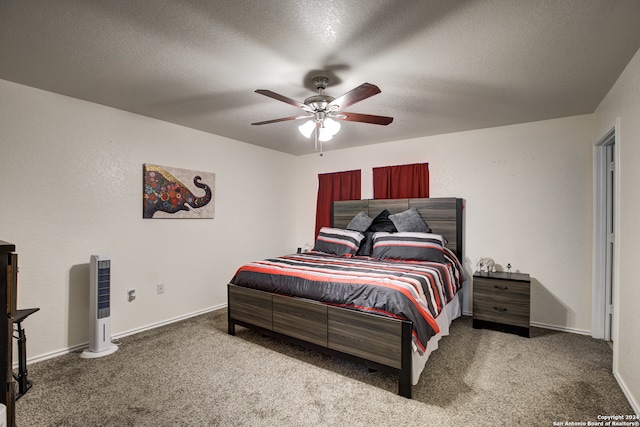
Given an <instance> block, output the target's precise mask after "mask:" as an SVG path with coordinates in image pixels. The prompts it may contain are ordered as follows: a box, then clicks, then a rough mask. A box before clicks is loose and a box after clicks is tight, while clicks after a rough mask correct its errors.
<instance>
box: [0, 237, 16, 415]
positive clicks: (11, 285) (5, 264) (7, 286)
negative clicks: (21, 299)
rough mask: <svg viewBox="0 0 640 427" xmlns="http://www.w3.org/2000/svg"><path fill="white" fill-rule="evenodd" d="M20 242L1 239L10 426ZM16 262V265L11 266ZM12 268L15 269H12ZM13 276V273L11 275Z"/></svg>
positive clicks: (1, 396) (0, 366)
mask: <svg viewBox="0 0 640 427" xmlns="http://www.w3.org/2000/svg"><path fill="white" fill-rule="evenodd" d="M15 250H16V246H15V245H14V244H13V243H9V242H5V241H4V240H0V309H1V311H0V313H1V314H2V316H1V317H0V343H2V345H1V346H0V347H1V348H2V350H1V351H0V384H2V390H1V391H0V403H2V404H4V405H5V406H6V421H7V424H6V425H7V426H9V427H13V426H15V404H16V396H15V385H14V381H13V322H12V318H13V316H14V315H15V313H14V311H15V287H16V283H15V280H16V277H17V270H16V267H17V255H16V254H15V253H14V252H15ZM12 263H13V264H14V265H13V268H12V267H11V265H12ZM10 271H11V273H9V272H10ZM10 276H11V277H10Z"/></svg>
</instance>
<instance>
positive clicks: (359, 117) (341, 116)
mask: <svg viewBox="0 0 640 427" xmlns="http://www.w3.org/2000/svg"><path fill="white" fill-rule="evenodd" d="M335 118H336V119H338V120H346V121H349V122H361V123H371V124H374V125H383V126H386V125H388V124H389V123H391V122H392V121H393V117H386V116H374V115H371V114H360V113H347V112H346V111H340V112H339V113H338V114H337V115H336V116H335Z"/></svg>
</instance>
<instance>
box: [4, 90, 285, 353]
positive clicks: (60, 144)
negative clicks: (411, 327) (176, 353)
mask: <svg viewBox="0 0 640 427" xmlns="http://www.w3.org/2000/svg"><path fill="white" fill-rule="evenodd" d="M294 161H295V157H293V156H290V155H286V154H283V153H278V152H275V151H272V150H267V149H263V148H259V147H256V146H252V145H249V144H245V143H241V142H238V141H233V140H229V139H225V138H222V137H218V136H215V135H210V134H206V133H203V132H199V131H195V130H192V129H188V128H184V127H180V126H176V125H172V124H169V123H166V122H162V121H158V120H154V119H150V118H147V117H142V116H139V115H135V114H131V113H127V112H124V111H120V110H115V109H112V108H108V107H104V106H100V105H97V104H92V103H88V102H84V101H80V100H77V99H73V98H68V97H64V96H60V95H56V94H52V93H49V92H45V91H41V90H37V89H33V88H29V87H26V86H21V85H17V84H14V83H11V82H7V81H2V80H0V200H1V201H2V202H1V205H0V240H6V241H9V242H12V243H14V244H16V246H17V252H18V254H19V266H20V274H19V280H18V283H19V289H18V306H19V307H20V308H27V307H40V308H41V311H40V312H38V313H36V314H34V315H33V316H31V317H30V318H28V319H27V320H25V322H24V326H25V328H26V330H27V335H28V337H29V349H28V351H29V359H36V358H38V357H40V356H46V355H49V354H52V353H56V352H59V351H63V350H64V349H68V348H72V347H74V346H78V345H81V344H83V343H86V342H87V341H88V336H89V335H88V325H87V319H88V303H89V301H88V274H89V268H88V262H89V257H90V255H91V254H109V255H111V257H112V263H113V267H112V332H113V334H114V335H118V334H122V333H126V332H127V331H132V330H136V329H139V328H144V327H146V326H149V325H153V324H156V323H159V322H164V321H167V320H170V319H172V318H176V317H181V316H185V315H189V314H191V313H196V312H199V311H202V310H207V309H209V308H211V307H216V306H221V305H223V304H226V286H225V285H226V283H227V282H228V280H229V279H230V278H231V277H232V275H233V273H234V272H235V269H236V268H237V267H238V266H239V265H240V264H242V263H243V262H246V261H249V260H252V259H256V258H264V257H267V256H272V255H277V254H281V253H284V252H290V251H293V250H295V249H294V248H295V241H294V239H293V237H292V236H291V233H287V232H286V231H287V230H290V229H291V224H292V223H294V221H295V217H294V216H293V213H292V212H291V209H290V208H288V207H290V206H292V205H293V203H294V201H293V194H292V193H293V191H291V190H290V189H289V188H290V187H291V185H292V184H291V183H292V182H293V179H292V175H291V171H292V170H293V162H294ZM143 163H151V164H158V165H164V166H173V167H179V168H185V169H193V170H201V171H208V172H214V173H215V174H216V188H215V219H200V220H196V219H189V220H185V219H183V220H176V219H165V220H157V219H142V165H143ZM274 188H277V189H278V191H273V189H274ZM283 207H284V208H283ZM159 283H163V284H164V285H165V294H163V295H157V294H156V285H157V284H159ZM128 288H136V290H137V295H138V297H137V299H136V300H135V301H134V302H131V303H130V302H127V298H126V296H127V295H126V290H127V289H128Z"/></svg>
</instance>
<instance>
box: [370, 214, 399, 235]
mask: <svg viewBox="0 0 640 427" xmlns="http://www.w3.org/2000/svg"><path fill="white" fill-rule="evenodd" d="M367 231H373V232H376V231H386V232H387V233H395V232H397V231H398V229H397V228H396V226H395V225H394V224H393V221H391V220H390V219H389V211H388V210H386V209H385V210H383V211H382V212H380V213H379V214H378V216H376V217H375V218H374V219H373V222H372V223H371V225H370V226H369V228H368V229H367Z"/></svg>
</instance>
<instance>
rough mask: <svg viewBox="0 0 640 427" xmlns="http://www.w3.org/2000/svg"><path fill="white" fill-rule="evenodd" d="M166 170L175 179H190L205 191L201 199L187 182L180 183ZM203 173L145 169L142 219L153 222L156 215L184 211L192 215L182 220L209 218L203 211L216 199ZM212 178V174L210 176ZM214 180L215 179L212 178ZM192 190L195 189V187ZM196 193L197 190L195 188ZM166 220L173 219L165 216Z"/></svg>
mask: <svg viewBox="0 0 640 427" xmlns="http://www.w3.org/2000/svg"><path fill="white" fill-rule="evenodd" d="M167 169H171V170H172V172H174V174H175V175H180V176H181V177H188V178H187V179H188V180H191V177H193V184H194V185H195V187H197V188H199V189H202V190H204V194H203V195H201V196H197V195H195V194H194V193H193V192H192V191H191V190H190V189H189V188H188V187H187V186H186V185H185V184H184V182H188V181H187V179H184V178H183V180H182V181H181V180H180V179H178V178H176V177H175V176H174V174H172V173H170V172H169V171H168V170H167ZM200 175H202V173H197V172H193V171H188V170H185V169H176V168H166V167H162V166H156V165H147V164H145V165H144V191H143V204H144V206H143V218H153V217H154V215H155V214H156V212H166V213H167V214H176V213H178V212H181V211H186V212H188V213H192V214H193V215H186V216H185V215H183V216H182V217H197V218H203V217H209V218H213V215H210V216H204V215H203V214H202V212H201V209H202V208H204V207H205V206H207V205H208V204H209V203H210V202H211V201H212V199H213V190H212V189H211V187H210V186H209V185H208V184H205V183H204V182H202V177H201V176H200ZM208 175H212V176H213V174H208ZM210 179H212V180H213V178H210ZM192 188H193V187H192ZM194 191H196V189H195V188H194ZM164 217H171V215H168V216H167V215H165V216H164Z"/></svg>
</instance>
